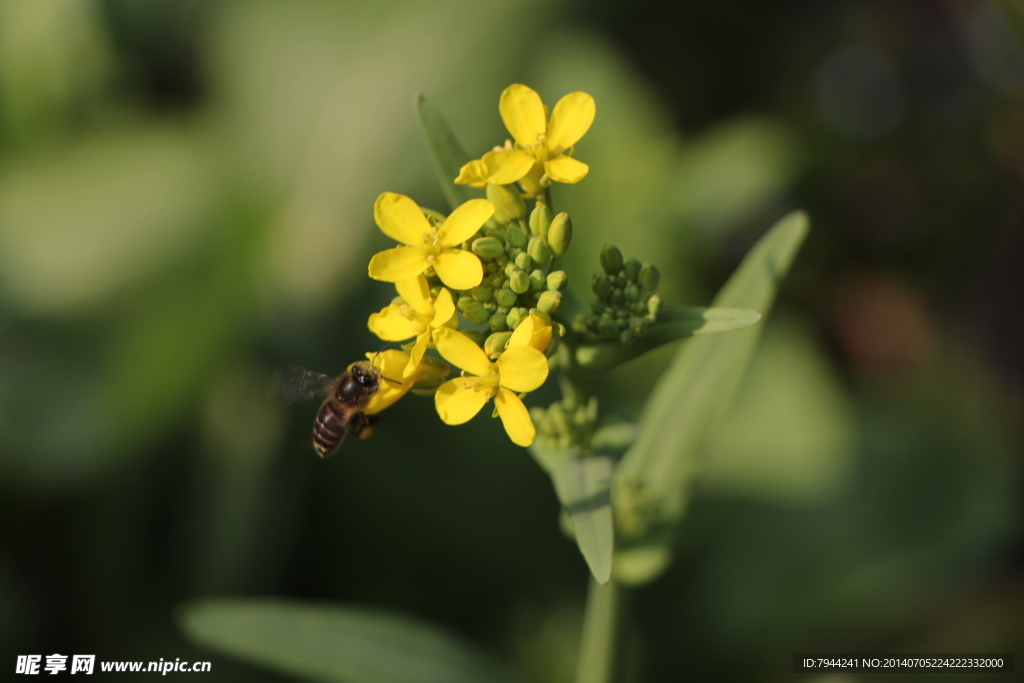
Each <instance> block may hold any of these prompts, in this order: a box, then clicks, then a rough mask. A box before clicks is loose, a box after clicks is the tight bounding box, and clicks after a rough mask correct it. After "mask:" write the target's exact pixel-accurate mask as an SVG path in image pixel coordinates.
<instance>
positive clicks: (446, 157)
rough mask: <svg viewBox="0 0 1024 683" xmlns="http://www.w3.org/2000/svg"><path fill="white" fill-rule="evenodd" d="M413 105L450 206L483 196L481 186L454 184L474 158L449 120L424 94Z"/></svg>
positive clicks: (438, 178) (424, 140)
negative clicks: (477, 188) (457, 137)
mask: <svg viewBox="0 0 1024 683" xmlns="http://www.w3.org/2000/svg"><path fill="white" fill-rule="evenodd" d="M414 108H415V111H416V122H417V123H419V127H420V134H421V135H422V136H423V143H424V144H425V145H426V146H427V151H428V152H429V153H430V160H431V161H432V162H433V165H434V173H436V174H437V181H438V183H440V185H441V190H442V191H443V192H444V196H445V199H447V200H448V207H449V208H450V209H452V210H454V209H455V207H457V206H459V205H460V204H462V203H464V202H467V201H469V200H470V199H473V198H474V197H482V196H483V192H482V191H480V190H474V189H473V188H471V187H469V186H468V185H456V184H455V178H456V177H458V175H459V169H460V168H462V167H463V166H464V165H465V164H466V163H468V162H469V161H471V158H470V156H469V155H468V154H467V153H466V152H465V150H463V149H462V146H461V145H460V144H459V141H458V140H456V139H455V134H454V133H453V132H452V129H451V128H449V127H448V122H447V121H445V120H444V117H442V116H441V113H440V112H439V111H437V109H435V108H434V106H433V105H432V104H430V102H428V101H427V98H426V97H424V96H423V95H422V94H420V95H417V96H416V102H415V106H414Z"/></svg>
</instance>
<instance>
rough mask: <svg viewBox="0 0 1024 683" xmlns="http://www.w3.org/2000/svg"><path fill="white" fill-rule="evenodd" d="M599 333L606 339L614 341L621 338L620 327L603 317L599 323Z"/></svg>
mask: <svg viewBox="0 0 1024 683" xmlns="http://www.w3.org/2000/svg"><path fill="white" fill-rule="evenodd" d="M597 331H598V333H599V334H600V335H601V336H602V337H604V338H606V339H613V338H615V337H617V336H619V326H618V325H616V324H615V321H613V320H612V319H611V318H605V317H602V318H601V319H600V320H599V321H598V323H597Z"/></svg>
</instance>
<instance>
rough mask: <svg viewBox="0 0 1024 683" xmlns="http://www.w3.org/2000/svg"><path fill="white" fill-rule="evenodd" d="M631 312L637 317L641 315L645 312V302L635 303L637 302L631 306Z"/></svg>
mask: <svg viewBox="0 0 1024 683" xmlns="http://www.w3.org/2000/svg"><path fill="white" fill-rule="evenodd" d="M632 311H633V312H634V313H636V314H637V315H643V314H644V313H646V312H647V302H646V301H637V302H635V303H634V304H633V308H632Z"/></svg>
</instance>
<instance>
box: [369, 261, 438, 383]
mask: <svg viewBox="0 0 1024 683" xmlns="http://www.w3.org/2000/svg"><path fill="white" fill-rule="evenodd" d="M395 289H397V290H398V295H399V296H401V297H402V299H403V300H404V301H405V303H403V304H401V305H395V304H391V305H390V306H387V307H385V308H383V309H381V310H380V312H378V313H374V314H373V315H371V316H370V320H369V321H368V322H367V327H369V328H370V331H371V332H373V333H374V334H376V335H377V336H378V337H380V338H381V339H383V340H384V341H394V342H397V341H404V340H406V339H409V338H410V337H416V342H415V344H414V345H413V347H412V350H411V352H410V357H409V363H408V364H407V365H406V367H405V369H404V370H403V371H402V377H408V376H409V375H411V374H412V373H413V371H414V370H415V369H416V367H417V366H418V365H419V364H420V361H421V360H422V359H423V354H424V352H425V351H426V350H427V346H428V345H429V344H430V342H431V341H433V333H434V330H435V329H436V328H439V327H441V326H442V325H445V324H448V323H449V322H450V321H451V320H452V318H454V317H455V302H454V301H453V300H452V293H451V292H449V291H448V290H447V289H445V288H444V287H442V288H441V293H440V294H438V295H437V300H434V299H433V298H432V297H431V296H430V288H429V287H428V286H427V278H425V277H423V276H422V275H417V276H416V277H415V278H414V279H412V280H403V281H402V282H396V283H395Z"/></svg>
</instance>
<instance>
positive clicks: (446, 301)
mask: <svg viewBox="0 0 1024 683" xmlns="http://www.w3.org/2000/svg"><path fill="white" fill-rule="evenodd" d="M453 315H455V301H454V300H453V299H452V293H451V292H449V291H448V290H447V289H445V288H444V287H442V288H441V293H440V294H438V295H437V301H435V302H434V319H433V320H431V321H430V326H431V327H441V325H444V324H445V323H446V322H448V321H449V320H451V319H452V316H453Z"/></svg>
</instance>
